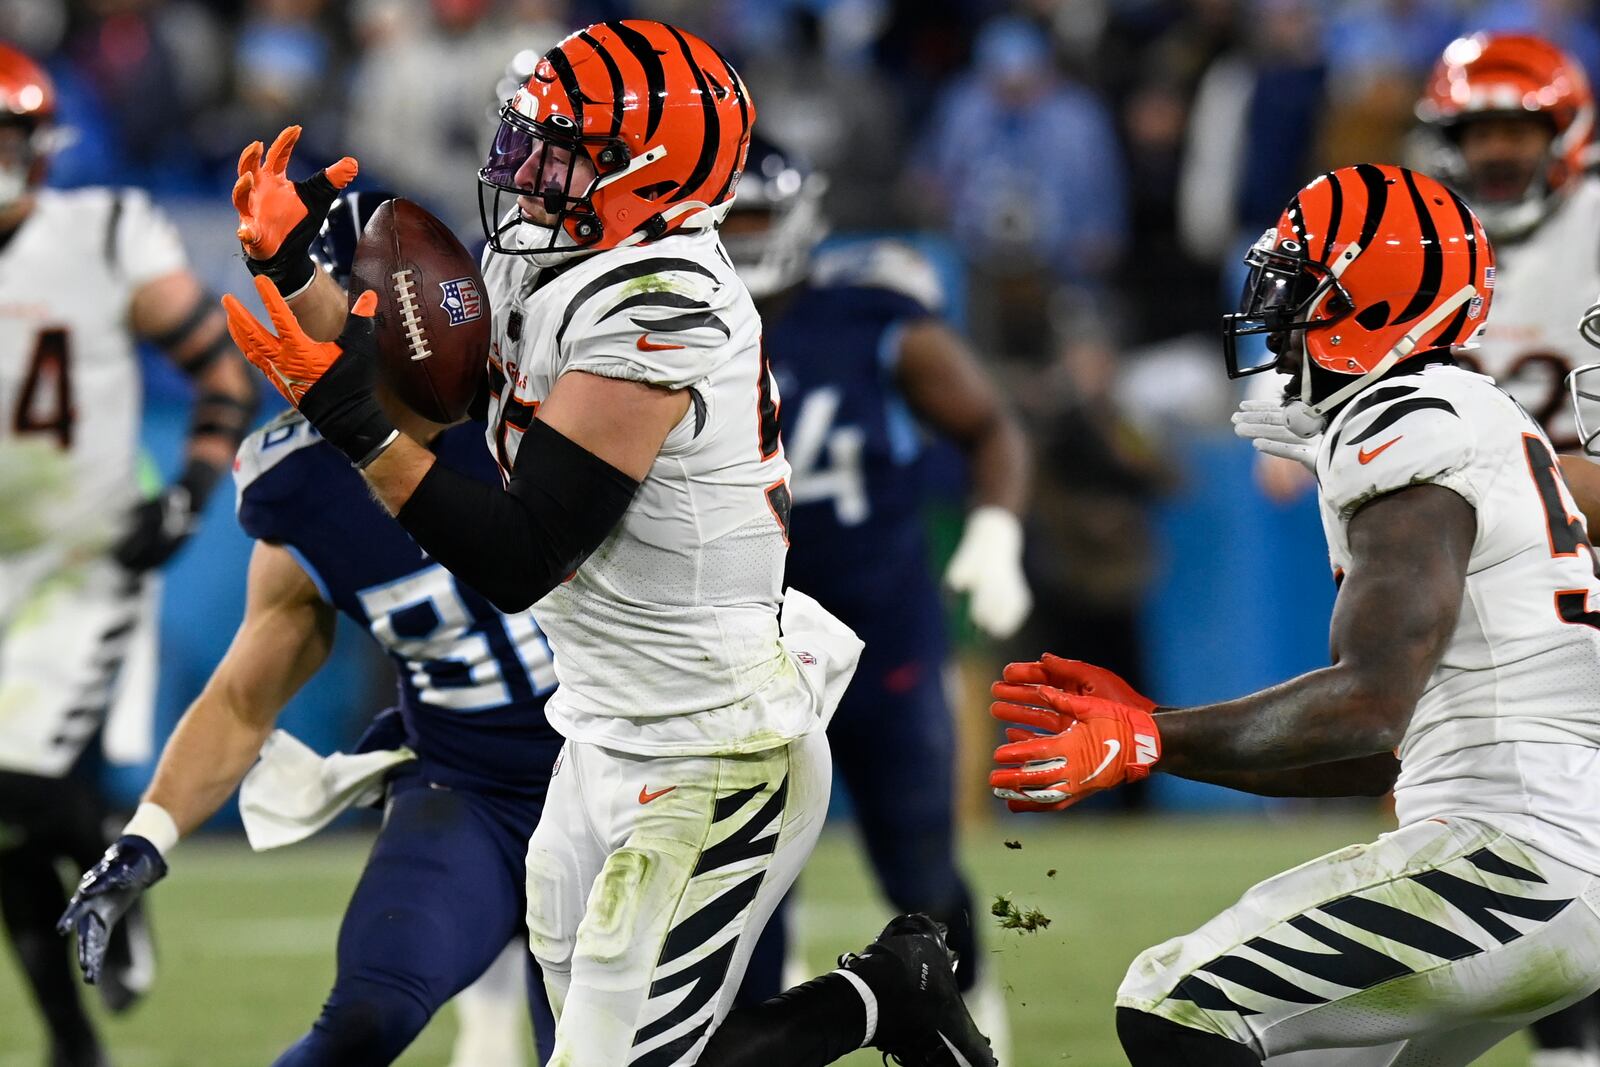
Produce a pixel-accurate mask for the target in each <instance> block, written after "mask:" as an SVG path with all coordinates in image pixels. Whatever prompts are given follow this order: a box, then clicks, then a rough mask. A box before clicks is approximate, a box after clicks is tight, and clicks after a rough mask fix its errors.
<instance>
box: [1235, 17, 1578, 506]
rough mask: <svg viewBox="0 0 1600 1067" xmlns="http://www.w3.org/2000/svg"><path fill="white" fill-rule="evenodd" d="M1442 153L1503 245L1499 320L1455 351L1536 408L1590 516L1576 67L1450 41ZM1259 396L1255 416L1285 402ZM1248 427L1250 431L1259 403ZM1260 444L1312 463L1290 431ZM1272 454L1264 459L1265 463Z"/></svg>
mask: <svg viewBox="0 0 1600 1067" xmlns="http://www.w3.org/2000/svg"><path fill="white" fill-rule="evenodd" d="M1417 116H1418V118H1419V119H1420V120H1421V122H1422V128H1421V132H1422V133H1424V134H1425V135H1426V140H1427V141H1428V142H1429V143H1430V144H1431V146H1432V147H1433V148H1434V149H1435V152H1434V154H1433V161H1434V162H1433V166H1432V169H1433V171H1434V177H1437V178H1439V179H1441V180H1443V181H1444V182H1445V183H1446V184H1448V185H1449V186H1450V187H1451V188H1453V189H1454V190H1455V191H1456V192H1457V193H1459V194H1460V195H1461V196H1462V197H1463V198H1464V199H1465V200H1466V201H1467V203H1468V204H1470V205H1471V206H1472V209H1473V210H1474V211H1475V212H1477V214H1478V217H1479V218H1480V219H1481V220H1482V221H1483V225H1484V229H1485V230H1486V231H1487V232H1488V234H1489V237H1490V239H1491V240H1492V241H1494V244H1495V250H1496V252H1497V254H1498V262H1497V265H1496V269H1497V277H1495V278H1493V279H1491V282H1490V284H1491V285H1492V286H1493V288H1494V292H1495V316H1494V320H1493V321H1492V322H1490V323H1489V326H1488V329H1487V330H1485V331H1484V334H1483V336H1482V337H1481V338H1480V339H1479V341H1478V345H1477V348H1476V349H1475V350H1474V351H1472V352H1471V353H1463V354H1462V355H1461V356H1460V357H1459V358H1460V360H1461V362H1462V364H1463V365H1464V366H1466V367H1469V368H1471V369H1475V370H1481V371H1482V372H1483V373H1485V374H1487V375H1489V376H1490V377H1492V378H1494V380H1495V381H1496V382H1498V383H1499V384H1500V385H1501V386H1502V387H1503V388H1505V389H1506V390H1507V391H1508V392H1509V393H1511V395H1512V396H1514V397H1516V398H1517V400H1518V401H1519V402H1520V403H1521V404H1522V406H1523V407H1525V408H1527V409H1528V413H1529V414H1530V415H1532V416H1533V417H1534V419H1535V420H1536V421H1538V423H1539V424H1540V426H1542V427H1543V428H1544V431H1545V433H1547V434H1548V435H1549V436H1550V443H1551V444H1552V445H1553V446H1554V447H1555V449H1556V452H1557V454H1558V456H1560V462H1561V465H1562V470H1563V473H1564V474H1565V475H1566V477H1567V480H1568V482H1569V484H1570V485H1571V487H1572V489H1573V492H1574V493H1575V494H1576V495H1577V498H1578V502H1579V504H1580V505H1582V507H1583V509H1584V512H1585V514H1586V515H1588V516H1589V518H1590V520H1591V524H1592V523H1593V521H1594V519H1595V518H1596V517H1597V516H1600V469H1597V468H1596V467H1595V465H1594V464H1592V463H1590V462H1589V461H1588V460H1586V459H1585V458H1584V457H1583V456H1582V455H1581V454H1578V452H1579V450H1578V439H1577V436H1576V426H1575V425H1574V423H1573V418H1572V412H1571V411H1570V409H1569V406H1568V404H1567V399H1566V389H1565V380H1566V377H1567V375H1568V373H1569V372H1570V371H1571V370H1572V369H1573V368H1574V367H1575V366H1577V365H1578V364H1580V363H1583V362H1585V361H1586V360H1587V358H1588V349H1587V346H1585V345H1584V344H1583V342H1582V340H1581V339H1580V337H1579V334H1578V322H1579V320H1580V319H1582V318H1583V316H1584V313H1585V311H1586V309H1588V307H1589V306H1590V305H1591V304H1592V303H1594V301H1595V294H1596V293H1600V177H1597V176H1596V175H1594V174H1593V173H1591V172H1590V170H1589V168H1590V165H1591V163H1592V162H1593V155H1594V133H1595V103H1594V96H1593V93H1592V92H1591V90H1590V86H1589V79H1588V77H1587V75H1586V73H1585V71H1584V70H1583V67H1582V65H1581V64H1579V63H1578V61H1577V60H1575V59H1574V58H1573V57H1572V56H1570V55H1568V54H1567V53H1565V52H1563V51H1562V50H1561V49H1560V48H1559V47H1557V46H1556V45H1555V44H1553V43H1551V42H1550V41H1547V40H1544V39H1542V38H1539V37H1534V36H1529V35H1524V34H1499V33H1488V34H1485V33H1480V34H1475V35H1472V36H1470V37H1463V38H1461V39H1459V40H1457V41H1454V42H1452V43H1451V44H1450V45H1449V47H1447V48H1446V49H1445V50H1444V52H1443V54H1442V55H1441V56H1440V58H1439V61H1438V63H1437V64H1436V65H1435V67H1434V69H1433V73H1432V74H1431V75H1430V77H1429V79H1428V84H1427V88H1426V90H1425V91H1424V93H1423V95H1422V98H1421V100H1420V101H1419V102H1418V104H1417ZM1276 401H1277V398H1276V397H1273V398H1271V400H1270V401H1269V402H1262V401H1257V402H1255V403H1253V404H1251V405H1247V407H1253V408H1255V409H1256V412H1257V413H1258V415H1259V413H1262V412H1265V413H1269V414H1267V415H1265V416H1261V417H1269V418H1270V417H1271V415H1270V413H1271V412H1273V411H1275V410H1276V409H1277V408H1279V406H1280V405H1278V404H1277V402H1276ZM1240 418H1241V419H1247V420H1249V421H1245V423H1244V425H1242V426H1241V427H1240V432H1241V434H1243V435H1245V436H1254V433H1252V432H1251V431H1252V429H1253V427H1254V426H1256V425H1257V424H1256V422H1255V421H1254V419H1250V413H1249V412H1248V411H1247V412H1244V413H1241V416H1240ZM1257 447H1258V448H1261V449H1262V450H1263V451H1267V452H1269V453H1271V454H1277V455H1285V454H1287V455H1290V456H1291V458H1298V459H1300V460H1301V461H1302V463H1304V462H1305V460H1306V459H1307V458H1308V457H1309V456H1310V454H1311V449H1310V448H1309V447H1308V446H1307V445H1306V443H1305V442H1303V441H1300V440H1299V439H1297V438H1294V437H1292V436H1290V437H1287V438H1285V439H1284V440H1283V441H1281V442H1279V443H1278V444H1277V445H1276V446H1273V445H1272V443H1271V442H1266V441H1264V442H1262V443H1261V444H1258V445H1257ZM1271 462H1272V461H1270V460H1269V461H1265V462H1264V464H1263V466H1264V467H1265V466H1266V464H1267V463H1271ZM1261 473H1262V476H1263V480H1264V482H1265V483H1266V484H1268V485H1269V486H1272V487H1276V488H1277V489H1278V490H1279V491H1281V492H1284V493H1293V492H1298V491H1299V487H1304V486H1305V485H1307V484H1308V481H1309V476H1308V475H1300V476H1299V477H1296V475H1297V474H1298V473H1299V472H1295V471H1293V470H1292V468H1287V467H1283V468H1280V469H1278V470H1276V471H1268V470H1265V469H1264V470H1263V471H1262V472H1261Z"/></svg>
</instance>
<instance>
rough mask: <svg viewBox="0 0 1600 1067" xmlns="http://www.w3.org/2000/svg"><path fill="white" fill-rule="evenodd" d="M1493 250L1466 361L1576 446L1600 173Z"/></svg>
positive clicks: (1588, 356) (1598, 278)
mask: <svg viewBox="0 0 1600 1067" xmlns="http://www.w3.org/2000/svg"><path fill="white" fill-rule="evenodd" d="M1494 250H1495V268H1496V274H1497V277H1496V279H1495V289H1494V304H1493V307H1492V309H1491V314H1490V315H1489V322H1488V326H1487V327H1486V328H1485V330H1484V334H1483V337H1482V339H1481V340H1480V342H1479V344H1478V347H1476V348H1474V349H1472V350H1471V351H1469V352H1467V353H1466V354H1465V355H1464V356H1462V358H1461V362H1462V364H1463V365H1464V366H1467V367H1470V368H1472V369H1474V370H1481V371H1483V373H1485V374H1487V375H1489V376H1490V377H1491V378H1493V379H1494V380H1495V381H1496V382H1498V383H1499V384H1500V386H1501V388H1503V389H1505V390H1506V391H1507V392H1509V393H1510V394H1511V395H1512V396H1514V397H1516V398H1517V400H1518V402H1520V403H1521V404H1522V406H1523V407H1525V408H1527V409H1528V414H1530V415H1532V416H1533V417H1534V418H1535V419H1536V420H1538V422H1539V425H1540V426H1542V427H1544V431H1545V433H1546V434H1547V435H1549V437H1550V442H1551V444H1553V445H1555V447H1556V450H1557V451H1558V452H1574V451H1577V449H1578V431H1577V426H1576V425H1575V423H1574V422H1573V417H1572V405H1571V403H1570V402H1569V400H1568V399H1567V391H1566V388H1565V385H1566V377H1567V373H1568V372H1569V371H1571V370H1572V368H1573V367H1577V366H1582V365H1583V364H1585V363H1591V362H1593V359H1594V350H1593V349H1591V348H1590V347H1589V345H1588V344H1587V343H1586V342H1585V341H1584V340H1583V338H1582V337H1580V336H1579V335H1578V322H1579V320H1581V319H1582V318H1583V313H1584V312H1585V311H1587V310H1588V308H1589V305H1591V304H1593V303H1594V302H1595V294H1596V293H1600V177H1595V176H1592V175H1591V176H1588V177H1585V178H1583V179H1582V180H1581V181H1579V182H1578V183H1577V185H1576V187H1575V188H1574V189H1573V190H1572V191H1571V193H1570V194H1568V195H1567V196H1566V197H1564V198H1563V199H1562V201H1561V203H1560V205H1559V206H1558V207H1557V208H1556V209H1555V211H1553V212H1552V213H1551V214H1550V217H1549V218H1547V219H1545V220H1544V221H1543V222H1542V223H1540V224H1539V226H1538V227H1537V228H1535V229H1534V230H1533V231H1532V232H1531V233H1529V234H1528V235H1527V236H1525V237H1523V238H1522V239H1521V240H1517V241H1502V242H1497V243H1496V244H1495V246H1494Z"/></svg>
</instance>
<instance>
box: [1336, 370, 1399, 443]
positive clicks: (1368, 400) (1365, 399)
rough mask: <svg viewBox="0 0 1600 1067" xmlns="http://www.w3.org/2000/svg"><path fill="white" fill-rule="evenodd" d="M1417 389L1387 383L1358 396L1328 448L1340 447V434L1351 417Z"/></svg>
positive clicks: (1348, 423)
mask: <svg viewBox="0 0 1600 1067" xmlns="http://www.w3.org/2000/svg"><path fill="white" fill-rule="evenodd" d="M1416 391H1417V387H1416V386H1414V385H1385V386H1383V387H1381V388H1378V389H1374V390H1372V391H1371V392H1369V393H1365V394H1363V395H1362V396H1360V397H1358V398H1357V399H1356V401H1355V402H1354V403H1353V404H1351V406H1350V414H1349V415H1348V416H1346V418H1345V420H1344V421H1343V422H1342V423H1340V424H1339V428H1338V429H1337V430H1335V431H1333V443H1332V444H1331V445H1330V446H1329V448H1328V450H1329V451H1330V452H1331V451H1332V450H1333V449H1335V448H1338V447H1339V436H1340V435H1341V434H1343V433H1344V431H1345V427H1347V426H1349V425H1350V420H1351V419H1354V418H1355V417H1356V416H1357V415H1360V414H1361V413H1362V412H1363V411H1366V410H1367V409H1369V408H1371V407H1373V406H1375V405H1377V404H1387V403H1388V402H1389V401H1391V400H1399V399H1400V398H1401V397H1403V396H1410V395H1411V394H1412V393H1414V392H1416Z"/></svg>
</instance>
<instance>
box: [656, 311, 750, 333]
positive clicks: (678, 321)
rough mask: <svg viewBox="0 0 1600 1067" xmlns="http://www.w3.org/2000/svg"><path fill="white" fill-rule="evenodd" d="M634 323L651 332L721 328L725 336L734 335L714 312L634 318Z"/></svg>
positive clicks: (692, 312)
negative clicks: (669, 316) (655, 317)
mask: <svg viewBox="0 0 1600 1067" xmlns="http://www.w3.org/2000/svg"><path fill="white" fill-rule="evenodd" d="M632 322H633V324H634V325H635V326H637V327H639V328H640V329H641V330H648V331H649V332H650V333H673V332H675V331H678V330H720V331H721V332H722V336H723V337H732V336H733V331H732V330H730V329H728V324H727V323H725V322H723V321H722V319H721V318H719V317H718V316H717V315H716V314H715V313H714V312H710V311H691V312H688V313H687V314H684V315H674V316H672V317H671V318H666V319H633V320H632Z"/></svg>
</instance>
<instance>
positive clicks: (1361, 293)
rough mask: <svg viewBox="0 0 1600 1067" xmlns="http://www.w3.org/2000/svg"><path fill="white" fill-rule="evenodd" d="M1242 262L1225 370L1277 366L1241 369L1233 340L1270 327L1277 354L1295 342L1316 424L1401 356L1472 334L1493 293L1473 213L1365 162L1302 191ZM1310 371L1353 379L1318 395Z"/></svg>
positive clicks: (1227, 330)
mask: <svg viewBox="0 0 1600 1067" xmlns="http://www.w3.org/2000/svg"><path fill="white" fill-rule="evenodd" d="M1245 262H1246V263H1247V264H1248V265H1249V267H1250V273H1249V276H1248V278H1247V279H1246V281H1245V287H1244V293H1243V296H1242V297H1241V299H1240V307H1239V310H1238V311H1237V312H1235V313H1234V314H1231V315H1225V316H1224V317H1223V335H1224V349H1225V354H1226V358H1227V364H1228V374H1229V377H1233V378H1238V377H1241V376H1243V375H1245V374H1252V373H1255V372H1256V371H1261V370H1267V369H1269V368H1273V367H1276V366H1277V365H1278V359H1274V360H1272V361H1269V362H1265V363H1262V364H1261V365H1259V366H1250V367H1241V366H1240V363H1239V349H1238V347H1237V345H1236V341H1237V339H1238V338H1239V337H1243V336H1248V335H1251V334H1267V335H1269V340H1268V345H1269V347H1270V348H1271V349H1273V350H1274V351H1275V352H1278V353H1283V352H1284V351H1285V349H1286V347H1287V346H1288V345H1290V344H1292V343H1293V342H1294V339H1295V338H1297V337H1298V338H1299V339H1300V340H1301V342H1302V343H1303V346H1304V356H1303V358H1302V359H1301V360H1300V367H1299V371H1300V401H1301V403H1302V404H1304V405H1305V407H1306V411H1305V414H1306V415H1307V416H1309V417H1310V418H1311V419H1312V420H1315V419H1321V418H1323V417H1325V416H1326V415H1328V414H1329V413H1330V412H1331V411H1333V410H1334V409H1335V408H1336V407H1338V406H1339V405H1340V404H1342V403H1344V402H1345V401H1347V400H1349V399H1350V398H1351V397H1353V396H1355V395H1356V393H1358V392H1360V391H1361V390H1362V389H1364V388H1366V386H1367V385H1368V384H1370V383H1371V382H1372V381H1373V380H1374V379H1376V378H1378V377H1380V376H1382V375H1383V374H1386V373H1387V372H1388V371H1389V370H1391V369H1392V368H1393V367H1394V366H1395V365H1396V364H1398V363H1400V362H1401V361H1402V360H1405V359H1408V358H1411V357H1413V356H1415V355H1417V354H1420V353H1423V352H1428V351H1432V350H1436V349H1441V348H1455V347H1458V346H1462V345H1466V344H1468V343H1470V342H1471V341H1473V340H1474V339H1475V338H1476V337H1477V336H1478V334H1479V333H1480V332H1481V331H1482V330H1483V326H1484V322H1485V320H1486V319H1487V317H1488V314H1489V301H1490V298H1491V297H1492V295H1493V292H1494V249H1493V248H1492V247H1491V246H1490V244H1489V238H1488V235H1487V234H1486V233H1485V232H1484V229H1483V224H1482V223H1481V222H1479V221H1478V218H1477V216H1476V215H1474V214H1473V213H1472V209H1471V208H1469V207H1467V205H1466V203H1465V202H1464V201H1463V200H1462V199H1461V198H1460V197H1458V196H1456V194H1454V193H1452V192H1451V191H1450V190H1449V189H1447V188H1445V186H1444V185H1442V184H1441V183H1439V182H1437V181H1435V180H1434V179H1432V178H1430V177H1428V176H1427V175H1425V174H1419V173H1417V172H1416V171H1412V170H1407V169H1406V168H1404V167H1395V166H1388V165H1378V164H1372V163H1361V164H1358V165H1356V166H1354V167H1342V168H1340V169H1339V170H1336V171H1333V172H1331V173H1328V174H1324V175H1322V176H1321V177H1319V178H1317V179H1316V180H1315V181H1313V182H1312V183H1311V184H1309V185H1307V186H1306V187H1305V188H1304V189H1301V190H1300V192H1299V193H1297V194H1295V198H1294V199H1293V200H1291V201H1290V202H1289V206H1288V207H1287V208H1286V209H1285V210H1284V212H1283V214H1282V215H1281V216H1280V217H1279V218H1278V224H1277V226H1275V227H1274V228H1272V229H1270V230H1268V231H1267V232H1266V233H1264V234H1262V236H1261V239H1260V240H1259V241H1257V242H1256V244H1255V246H1254V247H1253V248H1251V249H1250V252H1249V254H1248V255H1246V257H1245ZM1280 358H1281V357H1280ZM1313 367H1315V368H1320V369H1321V370H1322V371H1326V372H1329V373H1330V374H1333V375H1339V376H1341V377H1354V378H1355V381H1352V382H1349V383H1348V384H1339V385H1337V386H1336V387H1333V388H1332V389H1331V391H1330V392H1329V395H1327V396H1322V397H1318V396H1315V395H1314V394H1315V392H1316V390H1315V389H1314V388H1313V382H1312V377H1313V373H1314V372H1313V370H1312V368H1313ZM1328 381H1329V379H1327V378H1326V377H1324V378H1323V386H1324V388H1327V383H1328ZM1332 381H1334V382H1337V381H1338V379H1332ZM1297 432H1298V431H1297Z"/></svg>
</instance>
